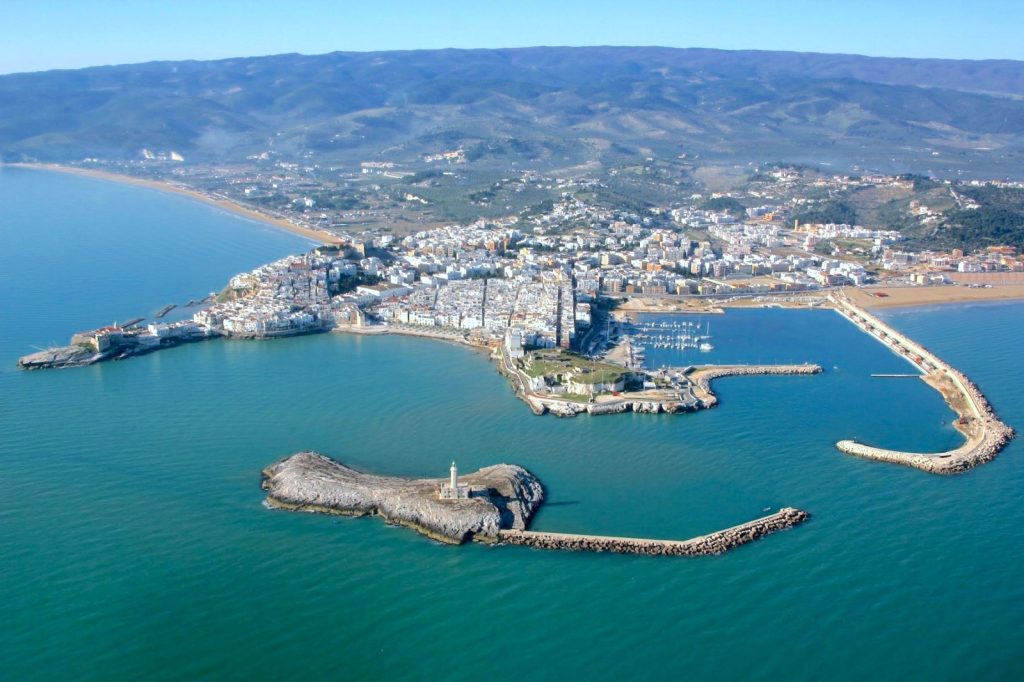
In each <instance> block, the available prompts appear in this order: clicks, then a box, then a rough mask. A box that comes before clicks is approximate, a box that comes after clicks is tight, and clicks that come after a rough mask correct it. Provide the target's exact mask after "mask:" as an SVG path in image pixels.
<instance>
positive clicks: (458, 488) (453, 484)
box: [437, 462, 472, 500]
mask: <svg viewBox="0 0 1024 682" xmlns="http://www.w3.org/2000/svg"><path fill="white" fill-rule="evenodd" d="M448 472H449V479H448V482H447V483H442V484H441V489H440V490H439V491H438V494H437V496H438V498H440V499H442V500H466V499H469V497H470V492H471V491H472V489H471V488H470V487H469V485H467V484H465V483H459V468H458V467H457V466H455V462H452V466H451V468H450V469H449V470H448Z"/></svg>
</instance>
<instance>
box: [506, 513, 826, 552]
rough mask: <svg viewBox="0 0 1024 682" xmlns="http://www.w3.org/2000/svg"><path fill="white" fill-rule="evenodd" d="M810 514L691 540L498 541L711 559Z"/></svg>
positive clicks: (565, 536)
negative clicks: (707, 557) (709, 557)
mask: <svg viewBox="0 0 1024 682" xmlns="http://www.w3.org/2000/svg"><path fill="white" fill-rule="evenodd" d="M810 516H811V515H810V514H808V513H807V512H805V511H803V510H801V509H794V508H793V507H784V508H783V509H780V510H779V511H777V512H775V513H774V514H770V515H769V516H764V517H761V518H759V519H755V520H753V521H748V522H747V523H743V524H740V525H738V526H733V527H732V528H726V529H725V530H720V531H716V532H714V533H710V534H708V535H701V536H699V537H695V538H691V539H689V540H650V539H645V538H630V537H608V536H601V535H577V534H570V533H545V532H540V531H531V530H502V531H499V532H498V541H499V542H504V543H507V544H510V545H523V546H525V547H533V548H535V549H560V550H569V551H573V552H614V553H618V554H643V555H648V556H712V555H716V554H723V553H725V552H727V551H729V550H731V549H735V548H736V547H739V546H741V545H745V544H747V543H748V542H753V541H754V540H758V539H760V538H763V537H765V536H766V535H771V534H772V533H776V532H778V531H780V530H786V529H787V528H792V527H793V526H796V525H799V524H801V523H803V522H804V521H806V520H807V519H809V518H810Z"/></svg>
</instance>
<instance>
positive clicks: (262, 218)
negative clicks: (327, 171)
mask: <svg viewBox="0 0 1024 682" xmlns="http://www.w3.org/2000/svg"><path fill="white" fill-rule="evenodd" d="M4 165H7V166H10V167H12V168H28V169H30V170H45V171H55V172H58V173H69V174H71V175H83V176H86V177H91V178H98V179H101V180H109V181H111V182H122V183H125V184H128V185H136V186H138V187H148V188H150V189H155V190H159V191H161V192H171V193H174V194H179V195H181V196H185V197H188V198H190V199H195V200H196V201H202V202H203V203H206V204H210V205H212V206H216V207H217V208H220V209H223V210H225V211H230V212H231V213H234V214H236V215H240V216H243V217H245V218H249V219H250V220H255V221H258V222H261V223H265V224H267V225H272V226H273V227H277V228H280V229H282V230H287V231H289V232H292V233H295V234H299V235H302V236H303V237H307V238H309V239H312V240H314V241H317V242H320V243H321V244H337V243H339V242H340V241H341V240H339V239H338V238H337V237H335V236H333V235H330V234H327V233H326V232H321V231H319V230H313V229H310V228H307V227H301V226H299V225H296V224H294V223H291V222H289V221H287V220H284V219H282V218H278V217H276V216H272V215H270V214H268V213H264V212H262V211H258V210H256V209H253V208H249V207H248V206H242V205H241V204H238V203H235V202H233V201H230V200H228V199H220V198H217V197H211V196H208V195H206V194H203V193H202V192H199V191H198V190H194V189H191V188H189V187H186V186H184V185H179V184H176V183H173V182H165V181H162V180H147V179H144V178H136V177H132V176H130V175H121V174H120V173H110V172H108V171H101V170H94V169H91V168H75V167H72V166H61V165H59V164H55V163H9V164H4Z"/></svg>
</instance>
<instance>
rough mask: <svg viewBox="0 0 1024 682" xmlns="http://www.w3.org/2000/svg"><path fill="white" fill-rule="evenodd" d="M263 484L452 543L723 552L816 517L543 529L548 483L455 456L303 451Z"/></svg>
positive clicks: (778, 515)
mask: <svg viewBox="0 0 1024 682" xmlns="http://www.w3.org/2000/svg"><path fill="white" fill-rule="evenodd" d="M263 489H264V490H266V491H267V506H269V507H272V508H278V509H288V510H292V511H307V512H318V513H324V514H341V515H345V516H368V515H376V516H381V517H383V518H384V519H385V520H386V521H387V522H388V523H395V524H399V525H402V526H407V527H409V528H412V529H414V530H416V531H417V532H419V533H421V534H423V535H426V536H427V537H429V538H432V539H434V540H438V541H440V542H444V543H447V544H453V545H459V544H462V543H464V542H467V541H469V540H474V541H477V542H485V543H489V544H495V543H500V544H509V545H522V546H526V547H532V548H535V549H561V550H568V551H577V552H579V551H585V552H614V553H618V554H642V555H649V556H650V555H653V556H709V555H715V554H722V553H724V552H727V551H729V550H730V549H734V548H736V547H739V546H740V545H745V544H747V543H748V542H753V541H754V540H758V539H760V538H763V537H765V536H767V535H770V534H772V533H775V532H778V531H780V530H786V529H788V528H792V527H793V526H796V525H798V524H801V523H803V522H804V521H806V520H807V519H808V518H810V514H808V513H807V512H805V511H803V510H800V509H794V508H791V507H785V508H783V509H780V510H778V511H777V512H775V513H774V514H769V515H768V516H764V517H761V518H759V519H754V520H753V521H748V522H747V523H743V524H740V525H738V526H734V527H732V528H726V529H724V530H719V531H715V532H713V533H710V534H708V535H702V536H699V537H696V538H692V539H690V540H652V539H647V538H631V537H607V536H599V535H579V534H568V533H550V532H537V531H531V530H527V526H529V524H530V519H531V518H532V517H533V515H534V513H535V512H536V511H537V509H538V508H539V507H540V505H541V504H542V503H543V501H544V488H543V487H542V486H541V483H540V481H539V480H538V479H537V477H536V476H534V475H533V474H531V473H530V472H529V471H527V470H526V469H524V468H522V467H520V466H517V465H514V464H497V465H494V466H489V467H484V468H483V469H480V470H479V471H476V472H474V473H471V474H467V475H465V476H463V477H461V478H460V477H459V473H458V469H457V468H456V466H455V463H454V462H453V463H452V468H451V476H450V478H448V479H446V480H442V479H431V478H424V479H407V478H398V477H394V476H377V475H373V474H366V473H362V472H360V471H356V470H355V469H352V468H350V467H347V466H345V465H344V464H341V463H340V462H336V461H334V460H333V459H330V458H329V457H326V456H324V455H321V454H320V453H317V452H300V453H297V454H294V455H291V456H290V457H285V458H284V459H281V460H278V461H277V462H275V463H273V464H271V465H270V466H268V467H267V468H266V469H264V470H263Z"/></svg>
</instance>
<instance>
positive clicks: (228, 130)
mask: <svg viewBox="0 0 1024 682" xmlns="http://www.w3.org/2000/svg"><path fill="white" fill-rule="evenodd" d="M143 148H145V149H149V150H174V151H176V152H178V153H179V154H181V155H183V156H184V157H185V160H186V163H189V162H198V163H210V162H233V161H240V160H244V158H245V157H246V156H248V155H252V154H259V153H262V152H266V151H272V152H276V153H277V154H279V155H280V156H281V157H282V158H288V159H293V160H309V159H312V160H313V161H314V162H318V163H339V164H340V163H347V162H353V161H358V160H394V161H396V162H414V161H417V160H419V159H421V158H422V156H423V155H424V154H432V153H438V152H442V151H449V150H452V149H463V150H465V151H466V153H467V156H468V158H469V160H470V162H472V163H478V164H484V165H486V164H494V165H507V164H509V163H511V162H515V163H517V164H521V165H523V166H524V167H538V168H559V167H565V166H574V165H579V164H595V163H599V164H600V163H605V164H607V163H614V162H615V161H617V160H619V159H623V158H630V157H633V158H635V157H636V156H656V157H662V158H678V157H680V156H682V155H685V158H687V159H695V160H698V161H699V160H703V161H704V162H706V163H717V164H747V163H751V162H753V163H759V162H771V161H785V162H794V163H814V164H822V165H832V166H835V167H837V168H844V169H858V170H882V171H888V172H910V171H912V172H923V173H932V174H934V175H938V176H957V175H960V176H986V175H988V176H999V177H1003V176H1019V175H1022V174H1024V172H1022V171H1021V170H1020V169H1021V168H1024V164H1022V163H1021V162H1022V160H1024V62H1017V61H1007V60H993V61H960V60H936V59H889V58H877V57H862V56H854V55H831V54H811V53H796V52H760V51H722V50H708V49H674V48H658V47H635V48H632V47H585V48H562V47H537V48H523V49H500V50H423V51H404V52H365V53H351V52H335V53H331V54H325V55H317V56H304V55H297V54H286V55H277V56H270V57H252V58H238V59H227V60H219V61H182V62H152V63H146V64H134V65H122V66H104V67H95V68H87V69H79V70H65V71H46V72H37V73H21V74H11V75H5V76H0V158H2V159H4V160H8V161H12V160H40V161H72V160H77V159H81V158H83V157H98V158H104V159H125V158H138V156H139V154H140V150H142V149H143Z"/></svg>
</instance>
